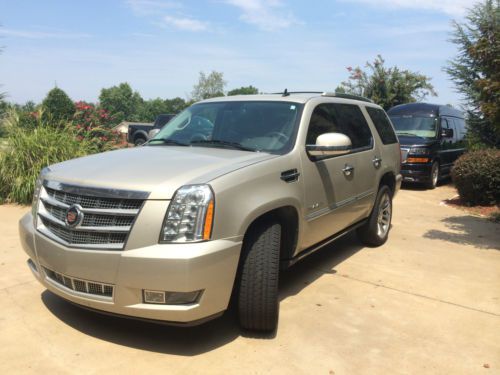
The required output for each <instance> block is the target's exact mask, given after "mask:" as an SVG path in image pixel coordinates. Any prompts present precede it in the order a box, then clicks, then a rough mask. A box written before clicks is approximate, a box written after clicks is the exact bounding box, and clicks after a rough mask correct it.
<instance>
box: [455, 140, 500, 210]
mask: <svg viewBox="0 0 500 375" xmlns="http://www.w3.org/2000/svg"><path fill="white" fill-rule="evenodd" d="M451 175H452V178H453V182H454V183H455V186H456V188H457V190H458V194H459V195H460V198H461V200H462V201H463V202H465V203H467V204H470V205H493V204H499V203H500V150H498V149H488V150H480V151H471V152H468V153H466V154H464V155H462V156H461V157H460V158H459V159H458V160H457V161H456V162H455V165H454V167H453V169H452V171H451Z"/></svg>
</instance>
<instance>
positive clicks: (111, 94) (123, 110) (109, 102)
mask: <svg viewBox="0 0 500 375" xmlns="http://www.w3.org/2000/svg"><path fill="white" fill-rule="evenodd" d="M99 105H100V107H101V108H102V109H104V110H106V111H107V112H108V113H109V114H110V116H111V117H112V119H113V120H112V121H113V123H116V124H118V123H120V122H122V121H124V120H126V121H140V120H141V119H140V118H139V116H140V115H139V112H140V110H141V107H142V105H143V100H142V97H141V95H140V94H139V93H138V92H137V91H133V90H132V87H130V85H129V84H128V83H126V82H124V83H120V84H119V85H118V86H112V87H109V88H104V89H102V90H101V95H99Z"/></svg>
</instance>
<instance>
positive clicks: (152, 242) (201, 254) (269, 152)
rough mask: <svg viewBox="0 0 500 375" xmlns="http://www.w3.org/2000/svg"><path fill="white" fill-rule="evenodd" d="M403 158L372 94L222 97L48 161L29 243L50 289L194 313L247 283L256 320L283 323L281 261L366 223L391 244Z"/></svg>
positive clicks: (239, 292)
mask: <svg viewBox="0 0 500 375" xmlns="http://www.w3.org/2000/svg"><path fill="white" fill-rule="evenodd" d="M151 161H153V162H151ZM399 168H400V149H399V144H398V139H397V137H396V134H395V133H394V129H393V127H392V125H391V122H390V121H389V118H388V117H387V115H386V113H385V112H384V110H383V109H382V108H381V107H380V106H378V105H375V104H373V103H372V102H371V101H369V100H367V99H364V98H360V97H353V96H350V95H342V94H333V93H332V94H330V93H289V92H287V91H286V90H285V92H284V93H281V94H271V95H248V96H247V95H241V96H231V97H222V98H216V99H209V100H205V101H202V102H200V103H196V104H194V105H192V106H190V107H189V108H187V109H185V110H184V111H183V112H181V113H180V114H179V115H177V116H176V117H175V118H174V119H173V120H172V121H170V122H169V123H167V124H166V125H165V126H164V127H163V128H162V130H161V131H160V132H159V133H158V134H157V136H156V137H155V138H153V139H152V140H150V141H149V142H148V143H147V144H146V145H145V146H144V147H138V148H129V149H122V150H117V151H111V152H106V153H103V154H96V155H92V156H88V157H84V158H79V159H75V160H70V161H67V162H64V163H60V164H56V165H52V166H49V167H48V168H46V169H44V170H43V171H42V173H41V174H40V177H39V179H38V181H37V184H36V190H35V196H34V199H33V202H34V203H33V210H32V212H31V213H28V214H27V215H26V216H25V217H24V218H23V219H22V220H21V223H20V235H21V243H22V245H23V248H24V249H25V251H26V253H27V254H28V256H29V260H28V265H29V267H30V268H31V270H32V271H33V274H34V275H35V277H36V278H37V279H38V280H39V281H40V282H41V283H42V284H43V285H44V286H45V287H46V288H47V289H49V290H51V291H52V292H53V293H55V294H57V295H59V296H61V297H62V298H65V299H67V300H70V301H72V302H73V303H76V304H79V305H83V306H85V307H87V308H92V309H96V310H100V311H104V312H108V313H115V314H120V315H127V316H132V317H137V318H143V319H152V320H157V321H158V320H161V321H167V322H170V323H176V324H182V325H188V324H199V323H200V322H203V321H206V320H207V319H211V318H214V317H216V316H219V315H220V314H222V313H223V312H224V311H225V310H226V309H227V308H228V304H229V301H230V300H231V296H234V297H235V302H236V303H237V309H238V311H239V320H240V324H241V326H242V327H243V328H246V329H253V330H261V331H271V330H274V329H275V328H276V327H277V324H278V312H279V298H278V282H279V271H280V267H282V268H287V267H289V266H291V265H293V264H294V263H295V262H297V261H299V260H300V259H302V258H304V257H305V256H307V255H309V254H311V253H313V252H314V251H316V250H318V249H320V248H322V247H323V246H325V245H326V244H329V243H331V242H332V241H333V240H335V239H336V238H339V237H340V236H343V235H344V234H346V233H348V232H350V231H352V230H356V231H357V234H358V236H359V238H360V239H361V241H362V242H363V243H365V244H367V245H369V246H380V245H382V244H383V243H385V241H386V240H387V238H388V236H389V231H390V228H391V218H392V199H393V197H394V195H395V194H396V193H397V191H398V190H399V187H400V185H401V175H400V173H399Z"/></svg>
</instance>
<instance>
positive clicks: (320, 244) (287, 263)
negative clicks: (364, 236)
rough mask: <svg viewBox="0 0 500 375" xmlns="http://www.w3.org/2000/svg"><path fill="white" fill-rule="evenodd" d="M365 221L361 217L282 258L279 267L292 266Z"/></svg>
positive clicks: (365, 220)
mask: <svg viewBox="0 0 500 375" xmlns="http://www.w3.org/2000/svg"><path fill="white" fill-rule="evenodd" d="M367 221H368V219H363V220H361V221H359V222H357V223H356V224H353V225H351V226H349V227H347V228H346V229H344V230H342V231H340V232H338V233H336V234H334V235H333V236H331V237H328V238H327V239H325V240H323V241H321V242H318V243H317V244H316V245H313V246H311V247H308V248H307V249H305V250H303V251H301V252H300V253H299V254H297V255H296V256H294V257H293V258H291V259H284V260H282V261H281V262H280V268H281V269H282V270H283V269H287V268H289V267H291V266H293V265H294V264H295V263H297V262H298V261H299V260H302V259H304V258H305V257H307V256H309V255H311V254H312V253H315V252H316V251H318V250H320V249H322V248H323V247H325V246H326V245H329V244H331V243H332V242H333V241H336V240H338V239H339V238H340V237H343V236H345V235H346V234H347V233H350V232H352V231H353V230H354V229H356V228H359V227H360V226H362V225H363V224H365V223H366V222H367Z"/></svg>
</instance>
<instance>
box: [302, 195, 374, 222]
mask: <svg viewBox="0 0 500 375" xmlns="http://www.w3.org/2000/svg"><path fill="white" fill-rule="evenodd" d="M374 193H375V192H374V190H367V191H365V192H363V193H361V194H358V195H356V196H354V197H351V198H347V199H344V200H343V201H340V202H336V203H333V204H332V205H330V206H328V207H324V208H322V209H320V210H318V211H315V212H311V213H310V214H308V215H307V216H306V220H307V221H311V220H314V219H317V218H319V217H321V216H324V215H327V214H329V213H331V212H332V211H335V210H338V209H339V208H342V207H345V206H347V205H349V204H351V203H354V202H356V201H359V200H361V199H365V198H367V197H369V196H371V195H373V194H374Z"/></svg>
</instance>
